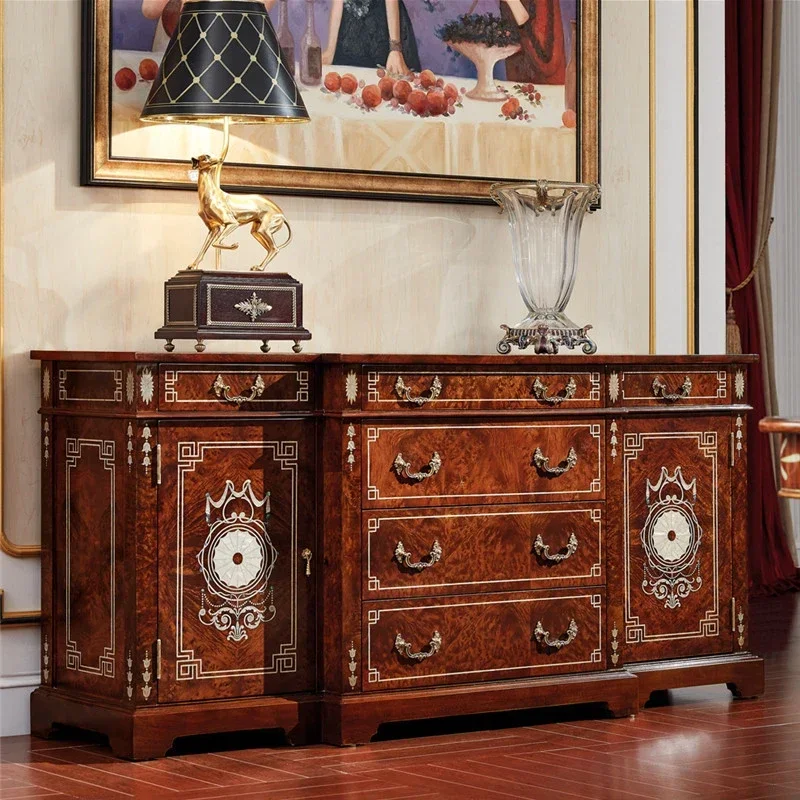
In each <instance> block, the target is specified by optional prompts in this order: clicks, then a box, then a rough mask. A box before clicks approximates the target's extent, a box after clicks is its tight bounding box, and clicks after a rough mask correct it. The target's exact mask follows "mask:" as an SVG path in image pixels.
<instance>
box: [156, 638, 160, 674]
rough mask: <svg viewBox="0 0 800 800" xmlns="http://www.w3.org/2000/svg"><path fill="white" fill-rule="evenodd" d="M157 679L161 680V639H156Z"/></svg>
mask: <svg viewBox="0 0 800 800" xmlns="http://www.w3.org/2000/svg"><path fill="white" fill-rule="evenodd" d="M156 680H157V681H160V680H161V639H156Z"/></svg>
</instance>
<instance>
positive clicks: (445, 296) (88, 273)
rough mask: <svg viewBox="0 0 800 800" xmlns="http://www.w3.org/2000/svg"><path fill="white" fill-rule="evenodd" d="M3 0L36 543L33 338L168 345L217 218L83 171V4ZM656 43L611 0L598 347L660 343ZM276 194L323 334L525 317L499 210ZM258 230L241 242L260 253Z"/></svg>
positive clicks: (584, 276)
mask: <svg viewBox="0 0 800 800" xmlns="http://www.w3.org/2000/svg"><path fill="white" fill-rule="evenodd" d="M3 5H4V7H5V35H4V42H3V45H4V46H3V69H4V86H5V88H4V96H5V104H4V112H5V113H4V116H5V130H4V162H5V167H4V176H3V181H4V196H5V205H4V209H3V215H4V224H5V246H4V252H3V268H4V275H5V298H4V301H5V321H4V323H5V421H4V422H5V425H4V427H5V431H4V437H3V455H4V458H5V487H4V500H5V502H4V517H5V530H6V532H7V534H8V535H9V536H10V537H11V538H12V539H13V540H14V541H16V542H19V543H28V542H36V541H37V540H38V524H39V511H38V493H39V478H38V465H39V458H38V451H39V442H40V431H39V421H38V417H37V414H36V406H37V398H38V373H37V367H36V365H35V364H32V363H31V362H30V361H29V360H28V356H27V353H28V351H29V350H30V349H31V348H77V349H126V350H133V349H137V350H150V349H153V348H154V347H156V344H155V343H154V341H153V338H152V331H154V330H155V329H156V328H157V327H158V326H159V325H160V322H161V317H162V307H161V298H162V290H161V286H162V283H163V281H164V280H165V279H166V278H168V277H169V276H171V275H172V274H174V273H175V272H176V271H177V270H178V269H179V268H181V267H183V266H184V265H185V264H187V263H188V261H189V260H190V259H191V257H193V255H194V252H195V249H196V247H197V246H198V245H199V242H200V240H201V238H202V236H203V234H204V229H203V227H202V223H201V222H200V221H199V219H198V218H197V216H196V213H195V200H194V197H193V196H192V195H191V194H190V193H187V192H168V191H145V190H130V189H89V188H82V187H80V186H78V140H79V109H80V95H79V83H80V82H79V71H80V66H79V46H78V42H79V39H80V25H79V22H80V8H79V2H78V0H3ZM33 37H35V38H33ZM648 52H649V51H648V3H647V2H645V1H644V0H604V1H603V4H602V47H601V65H602V109H601V122H602V151H601V155H602V184H603V209H602V211H600V212H598V213H597V214H595V215H594V216H593V217H591V218H589V219H588V221H587V222H586V224H585V227H584V236H583V241H582V251H581V264H580V269H579V273H578V281H577V287H576V291H575V295H574V297H573V301H572V303H571V305H570V307H569V312H570V316H571V317H572V318H573V319H575V321H576V322H579V323H586V322H591V323H592V324H594V326H595V331H594V333H595V335H596V340H597V342H598V345H599V347H600V352H615V353H619V352H632V353H643V352H647V350H648V336H649V311H648V308H649V183H648V181H649V177H648V176H649V172H648V169H649V166H648V163H649V162H648V157H649V137H648V124H649V113H648V111H649V106H648V102H649V101H648V63H649V62H648ZM188 155H189V154H187V156H188ZM281 202H282V205H283V206H284V209H285V211H286V213H287V214H288V216H289V217H290V219H291V221H292V226H293V230H294V232H295V242H294V243H293V245H292V247H291V248H290V249H289V250H288V251H286V253H284V255H283V256H281V257H280V258H279V259H278V261H277V262H275V268H276V269H282V270H286V271H288V272H291V273H292V274H293V275H294V276H295V277H297V278H299V279H300V280H302V281H303V282H304V284H305V322H306V325H307V326H308V327H309V328H310V329H311V330H312V331H313V333H314V339H313V342H312V343H311V349H314V350H317V351H360V352H387V351H394V352H419V353H423V352H453V353H489V352H492V351H493V349H494V345H495V343H496V342H497V340H498V338H499V335H498V333H499V328H498V326H499V325H500V323H503V322H506V323H515V322H517V321H519V319H520V318H521V317H522V316H523V310H522V304H521V300H520V298H519V295H518V293H517V289H516V285H515V282H514V277H513V270H512V266H511V248H510V240H509V235H508V231H507V229H506V224H505V222H504V220H503V218H501V217H499V216H498V214H497V212H496V210H495V209H493V208H489V207H469V206H459V205H430V204H411V203H393V202H375V201H357V200H325V199H309V198H283V199H282V200H281ZM245 239H249V237H247V236H246V235H245V236H244V237H243V239H242V242H243V244H242V250H241V251H240V255H239V256H238V257H240V258H241V259H243V263H244V264H249V263H252V262H251V260H250V259H251V258H255V251H254V250H253V249H252V245H251V244H250V242H246V241H245ZM235 257H237V256H236V255H234V256H229V262H230V260H231V259H232V258H235ZM184 346H185V345H184ZM254 346H255V345H250V346H249V347H251V348H252V347H254ZM209 349H210V350H214V349H217V350H222V349H223V345H222V344H216V345H214V344H212V345H211V346H210V348H209ZM34 562H35V560H28V562H27V563H22V562H20V561H19V560H15V559H10V558H9V557H8V556H6V555H5V554H0V587H2V588H4V589H5V590H6V599H7V603H8V607H9V608H35V607H36V606H37V605H38V585H37V581H38V578H37V566H36V563H34ZM28 635H29V634H28V633H23V632H20V633H16V632H13V633H6V632H4V633H3V636H2V637H0V647H3V648H4V651H5V652H4V654H0V675H3V674H8V673H7V672H6V671H5V668H4V667H3V663H4V660H7V658H8V657H10V656H9V653H10V652H11V650H10V645H9V644H8V643H9V641H10V638H11V637H12V636H14V637H16V636H19V637H26V636H28ZM4 643H5V645H4ZM26 646H27V645H26ZM15 652H17V651H15ZM34 652H36V651H34ZM32 664H33V666H32V667H31V669H36V668H37V658H36V657H34V658H33V662H32Z"/></svg>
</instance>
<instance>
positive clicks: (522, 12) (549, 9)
mask: <svg viewBox="0 0 800 800" xmlns="http://www.w3.org/2000/svg"><path fill="white" fill-rule="evenodd" d="M500 15H501V16H502V17H503V19H505V20H507V21H508V22H511V23H513V24H516V25H517V26H518V27H519V35H520V43H521V45H522V48H521V49H520V51H519V52H518V53H516V54H514V55H513V56H511V57H510V58H508V59H506V77H507V78H508V80H510V81H516V82H517V83H545V84H548V83H549V84H562V83H564V82H565V78H566V69H567V56H566V52H565V48H564V29H563V27H562V22H561V2H560V0H500Z"/></svg>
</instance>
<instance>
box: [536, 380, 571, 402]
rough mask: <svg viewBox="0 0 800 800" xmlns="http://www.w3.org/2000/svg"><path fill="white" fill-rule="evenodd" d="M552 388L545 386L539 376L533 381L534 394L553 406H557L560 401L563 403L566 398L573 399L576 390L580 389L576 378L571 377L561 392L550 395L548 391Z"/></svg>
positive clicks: (538, 398)
mask: <svg viewBox="0 0 800 800" xmlns="http://www.w3.org/2000/svg"><path fill="white" fill-rule="evenodd" d="M549 391H550V388H549V387H547V386H545V385H544V384H543V383H542V382H541V381H540V380H539V378H537V379H536V380H535V381H534V382H533V396H534V397H535V398H536V399H537V400H541V401H542V402H543V403H549V404H550V405H551V406H557V405H558V404H559V403H563V402H564V401H565V400H572V398H573V397H575V392H577V391H578V384H576V383H575V378H572V377H571V378H570V379H569V380H568V381H567V383H566V385H565V386H564V388H563V389H562V390H561V394H554V395H550V396H548V394H547V393H548V392H549Z"/></svg>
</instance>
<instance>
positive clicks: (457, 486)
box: [362, 420, 605, 507]
mask: <svg viewBox="0 0 800 800" xmlns="http://www.w3.org/2000/svg"><path fill="white" fill-rule="evenodd" d="M604 425H605V422H604V421H603V420H596V421H595V420H567V421H563V422H539V423H489V424H474V425H467V424H464V423H461V422H457V421H453V422H448V423H440V424H427V425H425V424H417V425H415V424H411V423H405V422H402V421H401V422H398V423H397V424H393V425H377V424H376V425H364V426H363V431H364V434H365V435H364V436H363V447H362V453H363V458H364V462H365V470H364V504H365V506H366V507H394V506H400V505H408V506H419V505H465V504H471V503H484V502H495V503H498V502H502V503H515V502H524V501H531V500H562V501H563V500H595V499H602V498H603V497H604V496H605V482H604V470H603V429H604ZM537 449H539V450H540V451H541V454H542V455H543V456H544V457H545V458H548V459H549V465H548V468H549V469H550V470H563V472H562V473H561V474H555V473H554V472H551V473H548V472H547V471H546V470H544V469H542V468H540V467H537V466H536V465H535V463H534V460H535V453H536V450H537ZM570 450H574V453H575V463H574V466H572V467H567V462H568V459H569V456H570ZM398 456H400V457H401V458H402V459H403V460H404V461H405V462H408V464H409V468H408V469H407V470H403V472H402V474H398V469H397V468H396V466H395V464H396V462H397V457H398ZM437 458H438V460H439V461H440V466H439V468H438V470H436V469H434V462H435V461H436V460H437ZM409 473H410V475H411V476H410V477H409ZM414 475H418V476H419V477H413V476H414Z"/></svg>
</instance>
